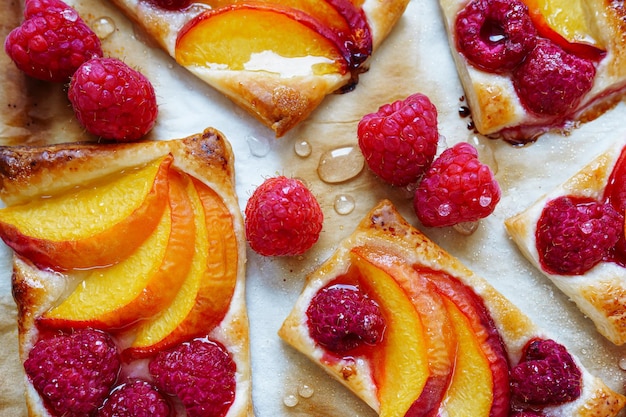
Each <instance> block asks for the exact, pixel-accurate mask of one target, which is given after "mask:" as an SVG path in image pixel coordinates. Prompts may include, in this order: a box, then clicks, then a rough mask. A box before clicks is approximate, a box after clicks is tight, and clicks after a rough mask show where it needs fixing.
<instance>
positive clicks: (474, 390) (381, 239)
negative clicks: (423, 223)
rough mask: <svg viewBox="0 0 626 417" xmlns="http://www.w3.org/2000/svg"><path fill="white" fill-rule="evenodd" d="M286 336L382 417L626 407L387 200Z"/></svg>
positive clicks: (343, 248)
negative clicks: (404, 217)
mask: <svg viewBox="0 0 626 417" xmlns="http://www.w3.org/2000/svg"><path fill="white" fill-rule="evenodd" d="M279 335H280V336H281V338H282V339H283V340H284V341H285V342H287V343H288V344H289V345H291V346H292V347H294V348H295V349H297V350H298V351H300V352H301V353H302V354H304V355H306V356H307V357H309V358H310V359H311V360H312V361H314V362H315V363H317V364H319V365H320V366H321V367H323V368H324V369H325V370H326V371H327V372H328V373H329V374H330V375H331V376H332V377H334V378H335V379H337V380H338V381H339V382H341V383H342V384H344V385H345V386H346V387H347V388H349V389H350V390H351V391H352V392H353V393H354V394H355V395H357V396H358V397H359V398H361V399H362V400H363V401H365V402H366V403H367V404H368V405H369V406H371V407H372V409H374V410H375V411H376V412H377V413H378V414H379V415H381V416H398V417H403V416H411V417H413V416H441V415H446V416H472V417H482V416H484V417H487V416H489V417H509V416H513V415H515V416H524V415H533V416H543V417H547V416H550V417H566V416H567V417H569V416H573V415H579V416H587V417H591V416H599V415H602V416H616V415H617V414H618V413H619V412H620V410H621V409H622V408H623V407H624V405H626V398H625V397H624V396H622V395H621V394H618V393H616V392H614V391H613V390H611V389H610V388H609V387H608V386H606V385H605V384H604V382H602V381H601V380H600V379H599V378H597V377H595V376H594V375H593V374H591V373H590V371H588V370H587V369H586V368H585V367H584V366H583V365H582V364H581V362H580V360H579V359H578V358H577V357H576V356H575V355H573V354H572V353H571V352H568V350H567V348H566V347H565V346H564V345H562V344H561V343H559V342H558V341H556V340H554V338H552V337H551V336H550V335H549V334H548V333H547V332H545V331H544V330H542V329H540V328H538V327H537V326H536V325H535V324H534V323H533V322H532V321H531V320H530V318H529V317H528V316H526V315H525V314H524V313H523V312H522V311H520V310H519V309H518V308H517V307H516V306H514V305H513V304H512V303H511V302H510V301H509V300H508V299H506V298H505V297H504V296H503V295H502V294H500V293H499V292H497V291H496V290H495V289H494V288H493V287H491V286H490V285H489V284H488V283H487V282H486V281H485V280H484V279H482V278H480V277H478V276H476V275H474V274H473V273H472V272H471V271H470V270H469V269H467V268H466V267H465V266H464V265H462V264H461V263H460V262H459V261H458V260H457V259H456V258H454V257H453V256H451V255H450V254H449V253H447V252H446V251H445V250H443V249H442V248H441V247H439V246H437V245H436V244H435V243H434V242H432V241H431V240H429V239H428V238H427V237H426V236H425V235H423V234H422V233H421V232H420V231H418V230H417V229H415V228H414V227H412V226H411V225H410V224H409V223H408V222H407V221H406V220H404V219H403V218H402V217H401V216H400V214H399V213H398V211H397V210H396V209H395V207H394V206H393V205H392V204H391V202H389V201H387V200H384V201H382V202H381V203H379V204H378V205H377V206H376V207H374V208H373V209H372V210H371V211H370V212H369V213H368V214H367V216H366V217H365V218H364V219H363V220H362V221H361V223H360V224H359V225H358V226H357V228H356V230H355V231H354V232H353V233H352V235H350V236H349V237H348V238H346V239H345V240H344V241H342V242H341V243H340V244H339V246H338V248H337V250H336V251H335V253H334V254H333V255H332V256H331V257H330V258H329V259H328V260H327V261H326V262H324V263H323V264H322V265H320V267H319V268H318V269H316V270H315V271H313V272H312V273H311V274H310V275H309V276H308V277H307V281H306V285H305V287H304V289H303V291H302V292H301V294H300V296H299V298H298V299H297V301H296V303H295V306H294V307H293V309H292V310H291V312H290V313H289V315H288V317H287V318H286V319H285V321H284V322H283V325H282V327H281V328H280V330H279Z"/></svg>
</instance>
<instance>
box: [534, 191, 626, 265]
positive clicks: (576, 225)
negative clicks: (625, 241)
mask: <svg viewBox="0 0 626 417" xmlns="http://www.w3.org/2000/svg"><path fill="white" fill-rule="evenodd" d="M623 225H624V218H623V217H622V215H621V214H620V213H619V212H617V211H616V210H615V209H614V208H613V206H611V205H610V204H608V203H605V204H602V203H599V202H597V201H595V200H592V199H588V198H578V197H572V196H563V197H559V198H556V199H554V200H551V201H549V202H548V203H547V204H546V206H545V207H544V208H543V211H542V213H541V216H540V218H539V221H538V222H537V230H536V232H535V237H536V242H537V243H536V245H537V252H538V253H539V260H540V262H541V266H542V267H543V269H544V270H546V271H547V272H549V273H552V274H562V275H580V274H584V273H585V272H586V271H588V270H589V269H591V268H592V267H593V266H595V265H596V264H598V263H599V262H600V261H602V260H603V259H605V258H606V257H607V256H608V255H609V251H610V250H611V249H612V248H613V247H614V246H615V245H616V243H617V241H618V239H619V237H620V234H621V230H622V228H623Z"/></svg>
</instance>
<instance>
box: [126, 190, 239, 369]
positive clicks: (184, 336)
mask: <svg viewBox="0 0 626 417" xmlns="http://www.w3.org/2000/svg"><path fill="white" fill-rule="evenodd" d="M190 187H191V188H188V190H187V192H188V194H189V195H190V197H191V200H192V203H193V206H194V211H195V212H196V214H195V222H196V237H195V247H196V253H195V254H194V256H193V259H192V264H191V270H190V272H189V274H188V275H187V277H186V279H185V282H184V283H183V285H182V287H181V289H180V291H179V292H178V294H177V295H176V297H175V298H174V300H173V301H172V303H171V304H170V305H169V306H168V308H166V309H165V310H163V311H162V312H161V313H159V314H158V315H156V316H155V317H154V318H153V319H151V320H149V321H147V322H146V323H145V324H142V325H141V326H139V328H138V331H137V336H136V338H135V340H134V341H133V343H132V345H131V346H130V348H129V349H127V350H126V351H125V352H124V354H125V355H126V356H128V357H135V358H138V357H146V356H150V355H151V354H153V353H154V352H157V351H161V350H163V349H167V348H168V347H171V346H174V345H177V344H179V343H181V342H183V341H185V340H189V339H191V338H192V337H195V336H200V335H206V334H208V333H209V332H210V331H211V330H212V329H213V328H214V327H216V326H217V325H218V324H219V323H220V322H221V321H222V319H223V318H224V316H225V315H226V313H227V311H228V309H229V307H230V302H231V299H232V296H233V293H234V289H235V285H236V280H237V272H238V252H237V249H238V246H237V238H236V236H235V233H234V230H233V218H232V215H231V214H230V212H229V211H228V209H227V208H226V206H225V205H224V203H223V202H222V200H221V198H220V197H219V196H218V195H217V194H216V193H215V192H214V191H213V190H212V189H210V188H209V187H207V186H206V185H204V184H203V183H201V182H200V181H198V180H196V179H192V181H191V186H190Z"/></svg>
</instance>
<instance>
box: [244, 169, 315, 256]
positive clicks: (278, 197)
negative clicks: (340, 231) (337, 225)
mask: <svg viewBox="0 0 626 417" xmlns="http://www.w3.org/2000/svg"><path fill="white" fill-rule="evenodd" d="M245 214H246V238H247V239H248V242H249V243H250V247H251V248H252V249H253V250H254V251H255V252H257V253H260V254H261V255H264V256H292V255H301V254H303V253H304V252H306V251H307V250H309V249H310V248H311V246H313V244H314V243H315V242H317V240H318V238H319V235H320V232H321V230H322V224H323V221H324V214H323V213H322V209H321V208H320V205H319V204H318V202H317V200H316V199H315V196H314V195H313V194H312V193H311V191H309V189H308V188H306V186H305V185H304V184H303V183H302V181H300V180H297V179H292V178H287V177H284V176H278V177H273V178H268V179H267V180H265V182H263V184H261V186H259V187H258V188H257V189H256V190H255V191H254V193H252V196H251V197H250V199H249V200H248V203H247V205H246V211H245Z"/></svg>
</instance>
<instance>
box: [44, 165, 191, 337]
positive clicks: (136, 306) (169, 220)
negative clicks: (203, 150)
mask: <svg viewBox="0 0 626 417" xmlns="http://www.w3.org/2000/svg"><path fill="white" fill-rule="evenodd" d="M169 201H170V204H169V207H167V208H166V209H165V211H164V213H163V216H162V219H161V222H160V223H159V224H158V226H157V228H156V229H155V231H154V233H153V234H152V235H151V236H150V237H149V238H148V239H147V240H146V241H145V242H144V244H143V245H141V246H139V248H138V249H137V250H136V251H135V252H134V253H133V254H131V255H130V256H129V257H128V258H127V259H125V260H124V261H122V262H120V263H118V264H116V265H114V266H111V267H109V268H103V269H96V270H92V271H89V273H88V274H87V276H86V278H85V279H84V280H83V281H82V282H81V283H80V284H79V285H78V286H77V287H76V289H75V290H74V291H73V292H72V293H71V294H70V295H69V296H68V297H67V298H66V299H65V300H64V301H63V302H62V303H61V304H59V305H58V306H56V307H54V308H53V309H52V310H50V311H48V312H47V313H45V314H44V315H43V317H42V318H41V322H42V323H44V324H46V325H49V326H53V327H83V326H92V327H96V328H100V329H119V328H122V327H125V326H127V325H129V324H132V323H135V322H138V321H139V320H142V319H147V318H149V317H151V316H153V315H154V314H156V313H157V312H159V311H161V310H162V309H163V308H165V307H166V306H168V305H169V304H170V302H171V301H172V300H173V299H174V297H175V296H176V294H177V292H178V290H179V288H180V286H181V285H182V282H183V280H184V278H185V277H186V276H187V274H188V272H189V269H190V266H191V263H190V259H191V258H192V257H193V254H194V246H193V241H194V237H195V225H194V216H193V210H192V206H191V202H190V200H189V197H188V196H187V194H186V191H185V185H184V184H183V182H182V177H181V176H180V175H179V174H176V173H175V171H173V170H172V171H170V198H169ZM121 238H122V237H120V239H121Z"/></svg>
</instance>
